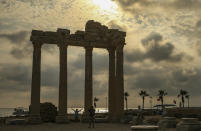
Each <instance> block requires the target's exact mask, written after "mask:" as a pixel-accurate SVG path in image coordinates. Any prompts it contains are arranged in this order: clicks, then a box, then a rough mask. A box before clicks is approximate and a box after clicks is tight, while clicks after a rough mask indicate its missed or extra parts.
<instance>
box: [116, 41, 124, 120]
mask: <svg viewBox="0 0 201 131" xmlns="http://www.w3.org/2000/svg"><path fill="white" fill-rule="evenodd" d="M116 55H117V61H116V65H117V67H116V83H117V87H116V95H117V96H118V97H116V109H117V110H116V118H117V120H120V119H121V118H122V117H123V114H124V69H123V64H124V55H123V45H122V46H119V47H117V52H116Z"/></svg>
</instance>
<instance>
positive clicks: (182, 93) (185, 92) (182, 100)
mask: <svg viewBox="0 0 201 131" xmlns="http://www.w3.org/2000/svg"><path fill="white" fill-rule="evenodd" d="M187 94H188V92H187V91H185V90H182V89H181V90H180V92H179V94H178V97H181V102H182V106H183V108H184V103H185V98H184V97H185V96H186V95H187Z"/></svg>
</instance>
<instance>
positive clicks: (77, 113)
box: [72, 109, 82, 121]
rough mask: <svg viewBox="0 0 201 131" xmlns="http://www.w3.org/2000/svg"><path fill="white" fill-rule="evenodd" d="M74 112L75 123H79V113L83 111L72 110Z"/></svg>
mask: <svg viewBox="0 0 201 131" xmlns="http://www.w3.org/2000/svg"><path fill="white" fill-rule="evenodd" d="M72 110H73V111H74V118H75V121H79V112H80V111H81V110H82V109H80V110H78V109H76V110H74V109H72Z"/></svg>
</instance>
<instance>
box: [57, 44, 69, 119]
mask: <svg viewBox="0 0 201 131" xmlns="http://www.w3.org/2000/svg"><path fill="white" fill-rule="evenodd" d="M58 46H59V51H60V71H59V105H58V107H59V111H58V116H57V117H56V122H57V123H67V122H68V118H67V45H65V44H58Z"/></svg>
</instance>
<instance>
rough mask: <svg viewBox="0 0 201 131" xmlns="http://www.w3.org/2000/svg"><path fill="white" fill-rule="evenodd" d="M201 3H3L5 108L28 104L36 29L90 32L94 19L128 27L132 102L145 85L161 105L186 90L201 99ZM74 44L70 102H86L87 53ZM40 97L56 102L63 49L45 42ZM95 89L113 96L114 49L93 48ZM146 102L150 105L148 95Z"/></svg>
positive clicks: (0, 85) (0, 61) (0, 98)
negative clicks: (110, 69) (111, 61)
mask: <svg viewBox="0 0 201 131" xmlns="http://www.w3.org/2000/svg"><path fill="white" fill-rule="evenodd" d="M200 7H201V0H0V10H1V11H0V108H2V107H17V106H24V107H28V106H29V104H30V90H31V72H32V53H33V47H32V44H31V42H30V41H29V39H30V33H31V30H32V29H38V30H45V31H47V30H48V31H56V30H57V28H67V29H70V30H71V33H74V32H75V31H76V30H84V27H85V23H86V22H87V21H88V20H90V19H93V20H95V21H99V22H101V23H102V24H104V25H107V26H109V27H110V28H116V29H120V30H123V31H126V32H127V36H126V46H125V48H124V54H125V55H124V74H125V75H124V80H125V82H124V83H125V85H124V87H125V91H128V92H129V94H130V96H129V98H128V104H129V107H137V106H138V105H139V104H141V98H140V97H139V95H138V93H139V91H140V90H146V91H147V92H148V93H149V94H150V95H151V96H153V104H157V103H158V102H157V101H156V99H157V98H156V95H157V93H158V90H160V89H163V90H166V91H167V92H168V95H167V96H165V98H164V99H165V103H169V104H172V103H173V100H176V101H177V103H179V101H180V100H179V99H178V98H177V94H178V93H179V90H180V89H184V90H186V91H188V92H189V95H190V105H191V106H200V101H201V8H200ZM84 53H85V50H84V49H83V48H81V47H68V107H79V106H83V104H84V100H83V99H84V68H85V67H84V63H85V59H84V55H85V54H84ZM41 64H42V65H41V70H42V73H41V74H42V78H41V79H42V80H41V102H44V101H49V102H52V103H54V104H55V105H57V103H58V84H59V83H58V80H59V74H58V73H59V49H58V47H57V46H56V45H51V46H50V45H43V47H42V59H41ZM93 91H94V96H96V97H98V98H99V99H100V101H99V102H98V103H97V106H98V107H101V106H105V103H106V97H107V94H108V52H107V51H106V50H104V49H94V50H93ZM145 107H150V103H149V98H147V99H146V101H145Z"/></svg>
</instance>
